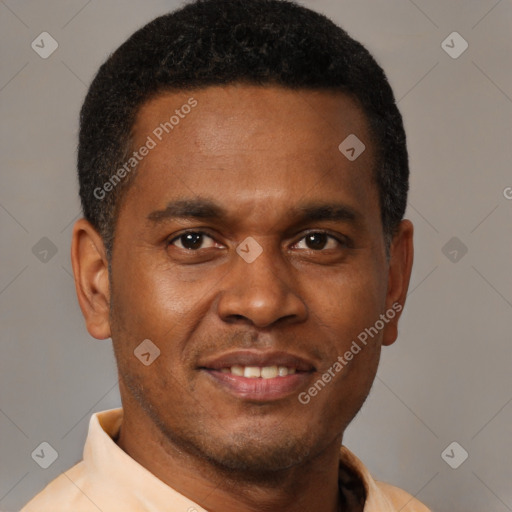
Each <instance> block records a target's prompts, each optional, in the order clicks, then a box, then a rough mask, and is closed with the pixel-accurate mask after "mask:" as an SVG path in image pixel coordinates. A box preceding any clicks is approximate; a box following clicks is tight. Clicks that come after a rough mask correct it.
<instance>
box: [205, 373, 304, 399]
mask: <svg viewBox="0 0 512 512" xmlns="http://www.w3.org/2000/svg"><path fill="white" fill-rule="evenodd" d="M201 371H203V372H205V373H206V374H207V375H209V376H210V378H211V379H212V380H213V382H214V383H215V384H216V385H217V386H220V387H221V388H222V389H224V390H225V391H227V392H228V393H230V394H231V395H234V396H236V397H238V398H243V399H245V400H251V401H255V402H270V401H273V400H280V399H282V398H286V397H287V396H289V395H291V394H294V393H298V392H299V390H300V389H301V388H303V387H304V386H305V385H306V383H307V381H308V380H309V379H310V377H311V375H312V374H311V372H299V373H294V374H293V375H287V376H286V377H275V378H273V379H261V378H256V379H251V378H248V377H240V376H238V375H233V374H231V373H222V372H221V371H219V370H209V369H206V368H202V369H201Z"/></svg>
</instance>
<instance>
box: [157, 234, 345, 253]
mask: <svg viewBox="0 0 512 512" xmlns="http://www.w3.org/2000/svg"><path fill="white" fill-rule="evenodd" d="M189 234H194V235H203V236H206V237H208V238H211V239H212V240H214V241H215V239H214V237H213V236H211V235H210V234H208V233H207V232H205V231H194V230H190V231H184V232H183V233H180V234H179V235H177V236H174V237H173V238H169V239H168V240H167V241H166V246H167V247H169V246H170V245H173V242H175V241H177V240H179V239H180V238H182V237H184V236H186V235H189ZM318 234H319V235H326V236H327V237H328V238H329V239H332V240H335V241H336V242H337V243H338V244H339V245H340V247H341V248H347V247H350V240H349V239H348V238H345V237H341V238H342V239H341V240H340V238H338V237H336V236H334V235H332V234H330V233H329V232H327V231H322V230H317V231H309V232H307V233H306V234H305V235H303V236H302V237H301V238H300V239H299V240H298V241H297V242H295V244H294V245H296V244H298V243H299V242H301V241H302V240H304V239H305V238H306V237H307V236H308V235H318ZM178 249H182V250H184V251H187V252H191V253H192V252H199V251H200V250H201V249H195V250H194V249H185V248H181V247H178ZM309 250H310V251H312V252H324V251H325V250H326V249H318V250H315V249H309Z"/></svg>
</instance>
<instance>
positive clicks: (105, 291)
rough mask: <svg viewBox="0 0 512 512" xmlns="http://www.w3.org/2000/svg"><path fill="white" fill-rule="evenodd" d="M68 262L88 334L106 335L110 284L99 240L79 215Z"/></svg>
mask: <svg viewBox="0 0 512 512" xmlns="http://www.w3.org/2000/svg"><path fill="white" fill-rule="evenodd" d="M71 263H72V265H73V274H74V277H75V287H76V293H77V297H78V302H79V304H80V309H81V310H82V314H83V315H84V319H85V323H86V326H87V330H88V331H89V334H90V335H91V336H93V337H94V338H96V339H101V340H102V339H106V338H109V337H110V336H111V333H110V322H109V312H110V284H109V276H108V261H107V257H106V251H105V247H104V244H103V240H102V238H101V236H100V235H99V233H98V232H97V231H96V229H95V228H94V227H93V226H92V224H91V223H90V222H88V221H87V220H85V219H79V220H78V221H77V222H76V223H75V226H74V228H73V239H72V243H71Z"/></svg>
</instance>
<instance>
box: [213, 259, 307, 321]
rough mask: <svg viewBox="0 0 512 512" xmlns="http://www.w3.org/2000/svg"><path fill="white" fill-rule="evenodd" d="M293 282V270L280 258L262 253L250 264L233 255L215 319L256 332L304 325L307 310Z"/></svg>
mask: <svg viewBox="0 0 512 512" xmlns="http://www.w3.org/2000/svg"><path fill="white" fill-rule="evenodd" d="M294 281H295V277H294V275H293V270H292V269H289V268H287V267H286V264H285V262H284V261H283V260H282V258H280V256H279V255H276V254H271V252H270V251H265V250H264V251H263V253H262V254H261V255H260V256H259V257H258V258H257V259H256V260H255V261H253V262H252V263H247V262H246V261H244V260H243V259H242V258H241V257H239V256H238V255H236V256H235V257H234V261H233V263H232V268H231V269H230V270H229V272H228V274H227V275H226V276H225V277H224V279H223V283H222V285H221V292H220V294H219V299H218V302H217V308H218V315H219V317H220V318H221V319H222V320H223V321H224V322H227V323H241V324H248V325H251V326H253V327H257V328H265V327H269V326H271V325H273V324H277V323H279V324H286V323H300V322H304V321H305V320H306V318H307V308H306V305H305V303H304V301H303V300H302V298H301V297H300V296H299V295H298V294H297V292H296V289H297V283H296V282H294Z"/></svg>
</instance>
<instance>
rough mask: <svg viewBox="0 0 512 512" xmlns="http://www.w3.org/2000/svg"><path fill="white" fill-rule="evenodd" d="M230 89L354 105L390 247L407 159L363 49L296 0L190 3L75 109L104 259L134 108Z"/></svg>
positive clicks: (87, 195)
mask: <svg viewBox="0 0 512 512" xmlns="http://www.w3.org/2000/svg"><path fill="white" fill-rule="evenodd" d="M234 83H246V84H252V85H261V86H269V85H280V86H284V87H286V88H290V89H313V90H333V91H341V92H344V93H346V94H348V95H350V96H351V97H352V98H353V99H354V100H355V101H356V102H357V103H358V105H359V106H360V107H361V108H362V109H363V111H364V113H365V115H366V117H367V120H368V122H369V126H370V132H371V138H372V143H373V146H374V149H375V152H376V155H377V156H376V162H375V170H374V177H375V180H376V184H377V187H378V192H379V200H380V210H381V220H382V226H383V231H384V235H385V238H386V241H387V246H389V241H390V240H391V238H392V235H393V234H394V232H395V231H396V228H397V227H398V225H399V223H400V221H401V220H402V218H403V215H404V213H405V208H406V204H407V192H408V188H409V183H408V181H409V165H408V155H407V147H406V137H405V132H404V127H403V122H402V116H401V115H400V112H399V110H398V108H397V106H396V103H395V98H394V95H393V91H392V89H391V87H390V85H389V83H388V80H387V78H386V75H385V74H384V71H383V70H382V68H381V67H380V66H379V65H378V64H377V62H376V61H375V59H374V58H373V57H372V56H371V55H370V53H369V52H368V50H366V48H365V47H364V46H363V45H361V44H360V43H359V42H357V41H355V40H354V39H352V38H351V37H350V36H349V35H348V34H347V32H345V30H343V29H342V28H340V27H339V26H337V25H336V24H335V23H333V22H332V21H331V20H329V19H328V18H327V17H326V16H324V15H322V14H320V13H317V12H315V11H312V10H310V9H308V8H306V7H303V6H301V5H299V4H297V3H295V2H293V1H289V0H195V1H193V2H192V3H189V4H187V5H185V6H184V7H182V8H181V9H179V10H177V11H174V12H171V13H169V14H166V15H163V16H160V17H158V18H156V19H155V20H153V21H151V22H150V23H148V24H147V25H145V26H144V27H142V28H141V29H139V30H138V31H137V32H135V33H134V34H133V35H132V36H131V37H130V38H129V39H128V40H127V41H125V42H124V43H123V44H122V45H121V46H120V47H119V48H118V49H117V50H116V51H115V52H114V53H113V54H111V55H110V57H109V58H108V59H107V60H106V62H105V63H104V64H103V65H102V66H101V67H100V69H99V70H98V72H97V74H96V76H95V77H94V80H93V81H92V83H91V86H90V88H89V91H88V93H87V96H86V98H85V101H84V104H83V106H82V109H81V112H80V135H79V144H78V177H79V183H80V199H81V202H82V208H83V214H84V217H85V218H86V219H87V220H88V221H89V222H91V224H92V225H93V226H94V227H95V228H96V229H97V230H98V232H99V233H100V235H101V236H102V239H103V242H104V244H105V247H106V251H107V255H108V257H109V259H110V256H111V251H112V248H113V242H114V231H115V224H116V220H117V214H118V211H119V207H120V205H121V201H122V198H123V193H124V192H125V191H126V190H127V187H128V186H129V184H130V183H131V181H132V180H133V177H134V175H135V172H133V173H131V174H130V175H129V177H128V178H126V179H123V180H121V182H120V183H118V184H117V183H116V184H115V185H117V186H114V187H111V188H112V190H111V191H109V193H108V194H105V193H104V192H102V194H101V196H99V198H98V190H100V189H102V187H103V186H104V184H105V183H106V182H107V181H109V180H111V179H112V176H113V175H114V174H115V173H116V171H117V170H118V169H119V168H120V167H121V166H123V164H125V163H126V160H127V159H129V158H130V152H131V151H133V149H132V148H131V143H132V128H133V124H134V121H135V118H136V115H137V113H138V111H139V110H140V107H141V106H142V105H143V104H144V103H145V102H147V101H148V100H149V99H151V98H153V97H154V96H156V95H158V94H159V93H162V92H164V91H172V90H174V91H180V90H193V89H202V88H205V87H208V86H215V85H220V86H222V85H229V84H234ZM340 142H341V141H340ZM109 188H110V187H109ZM95 191H96V192H95Z"/></svg>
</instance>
